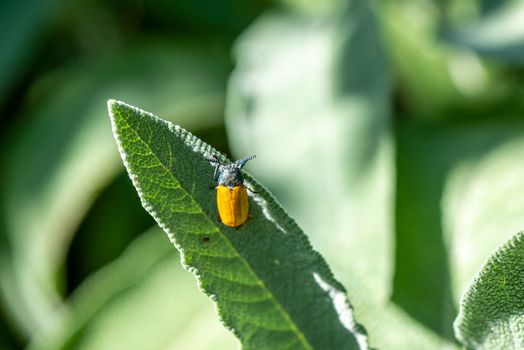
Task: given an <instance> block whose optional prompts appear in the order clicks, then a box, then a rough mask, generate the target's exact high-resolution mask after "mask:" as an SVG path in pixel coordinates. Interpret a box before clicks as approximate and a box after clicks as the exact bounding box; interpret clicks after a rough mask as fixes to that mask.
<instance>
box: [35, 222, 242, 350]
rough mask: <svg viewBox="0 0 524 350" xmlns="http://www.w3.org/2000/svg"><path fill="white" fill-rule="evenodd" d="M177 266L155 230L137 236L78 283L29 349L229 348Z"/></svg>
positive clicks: (231, 342)
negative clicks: (123, 249)
mask: <svg viewBox="0 0 524 350" xmlns="http://www.w3.org/2000/svg"><path fill="white" fill-rule="evenodd" d="M179 261H180V260H179V256H178V254H176V250H175V249H173V247H172V246H171V245H170V244H169V242H168V241H167V239H166V238H165V236H164V234H163V232H162V230H160V229H159V228H155V229H152V230H150V231H149V232H147V233H145V234H143V235H142V236H140V237H139V238H137V239H136V240H135V241H134V242H133V243H132V244H131V245H130V246H129V247H128V248H127V249H126V251H125V252H124V253H123V254H122V256H121V257H120V258H118V259H117V260H116V261H114V262H113V263H111V264H109V265H107V266H105V267H104V268H102V269H101V270H100V271H98V272H96V273H95V274H93V275H92V276H90V277H89V278H88V279H87V280H86V281H84V283H83V284H82V285H81V286H80V287H79V288H78V289H77V290H76V291H75V292H74V293H73V295H72V296H71V297H70V299H69V300H68V301H67V302H66V303H65V305H64V306H63V307H61V309H60V310H59V311H58V312H57V313H56V314H55V316H54V318H53V320H52V321H51V322H49V323H48V324H47V325H46V326H45V327H44V328H43V329H42V331H41V332H40V333H39V334H38V336H36V337H35V338H34V339H33V341H32V343H31V345H30V346H29V349H32V350H54V349H75V350H79V349H96V350H103V349H201V350H204V349H210V350H211V349H232V348H235V347H236V345H235V344H236V343H237V341H236V339H235V338H234V337H233V335H231V334H230V333H229V332H227V330H226V329H224V328H223V327H222V325H220V323H219V322H218V320H217V318H216V314H215V311H214V309H213V306H212V305H213V304H212V303H211V302H210V301H209V300H208V299H207V298H205V297H204V296H203V295H202V294H201V293H199V292H198V291H197V288H196V286H195V284H194V283H193V281H192V278H191V275H190V274H189V273H187V272H186V271H184V270H183V269H182V266H181V265H180V262H179ZM187 343H190V344H191V346H187V347H180V346H179V345H182V344H187Z"/></svg>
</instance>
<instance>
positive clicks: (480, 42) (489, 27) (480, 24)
mask: <svg viewBox="0 0 524 350" xmlns="http://www.w3.org/2000/svg"><path fill="white" fill-rule="evenodd" d="M523 22H524V3H523V2H522V1H509V2H507V4H505V5H504V6H500V7H499V8H498V9H497V10H496V11H492V12H490V13H489V15H487V16H485V17H482V18H477V19H475V20H471V21H469V23H465V24H460V25H455V26H453V27H449V26H448V27H446V28H445V29H444V31H443V33H442V34H443V37H444V38H445V39H448V40H450V41H451V42H452V43H454V44H457V45H461V46H464V47H466V48H467V49H469V50H472V51H476V52H478V53H480V54H482V55H485V56H488V57H492V58H497V59H500V60H503V61H508V62H515V63H520V62H522V58H523V57H524V27H523V26H522V23H523Z"/></svg>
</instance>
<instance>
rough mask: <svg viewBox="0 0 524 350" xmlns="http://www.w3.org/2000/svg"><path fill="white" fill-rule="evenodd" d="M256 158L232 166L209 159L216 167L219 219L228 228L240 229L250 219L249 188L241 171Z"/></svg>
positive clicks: (244, 159) (214, 178)
mask: <svg viewBox="0 0 524 350" xmlns="http://www.w3.org/2000/svg"><path fill="white" fill-rule="evenodd" d="M255 157H256V156H255V155H252V156H249V157H246V158H242V159H239V160H237V161H236V162H234V163H231V164H223V163H221V162H220V160H218V158H216V157H212V158H208V159H207V160H208V161H209V162H211V163H212V164H214V165H215V173H214V175H213V180H214V181H215V183H216V187H215V189H216V193H217V209H218V218H219V220H220V221H221V222H222V223H223V224H224V225H226V226H230V227H239V226H241V225H243V224H244V223H245V222H246V221H247V219H248V215H249V202H248V198H247V187H246V186H245V185H244V176H243V175H242V171H241V170H242V168H243V167H244V165H246V163H247V162H248V161H250V160H251V159H253V158H255Z"/></svg>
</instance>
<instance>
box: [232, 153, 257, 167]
mask: <svg viewBox="0 0 524 350" xmlns="http://www.w3.org/2000/svg"><path fill="white" fill-rule="evenodd" d="M255 157H256V155H252V156H249V157H246V158H242V159H239V160H237V161H236V162H235V166H236V167H237V168H238V169H242V167H244V165H246V163H247V162H248V161H250V160H251V159H253V158H255Z"/></svg>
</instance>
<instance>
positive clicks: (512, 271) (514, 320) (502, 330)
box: [454, 232, 524, 350]
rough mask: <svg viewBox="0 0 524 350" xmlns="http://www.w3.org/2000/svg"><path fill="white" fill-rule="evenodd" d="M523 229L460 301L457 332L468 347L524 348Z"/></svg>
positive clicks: (501, 249)
mask: <svg viewBox="0 0 524 350" xmlns="http://www.w3.org/2000/svg"><path fill="white" fill-rule="evenodd" d="M523 271H524V232H520V233H518V234H517V235H515V236H514V237H513V238H512V239H510V240H509V241H508V242H506V243H505V244H504V245H502V247H500V248H499V249H498V250H497V251H496V252H495V253H494V254H493V255H492V256H491V257H490V258H489V259H488V261H487V262H486V264H485V265H484V266H483V267H482V269H481V271H480V273H479V274H478V275H477V276H476V277H475V278H474V279H473V281H472V283H471V284H470V286H469V287H468V288H467V290H466V293H465V294H464V296H463V297H462V300H461V303H460V312H459V315H458V316H457V319H456V320H455V324H454V326H455V334H456V336H457V338H458V339H459V340H460V341H461V342H462V343H463V344H464V345H465V346H466V347H467V348H468V349H495V350H496V349H501V350H502V349H506V350H509V349H515V350H516V349H523V348H524V273H523Z"/></svg>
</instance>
